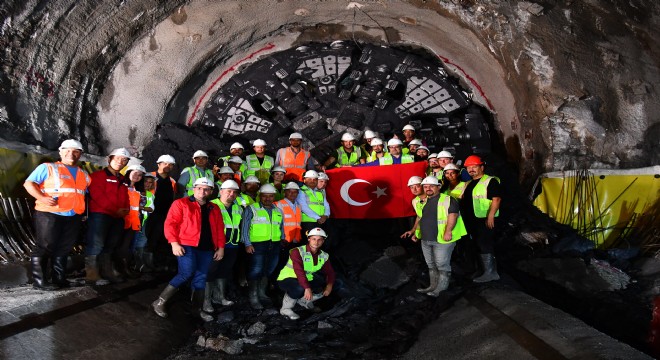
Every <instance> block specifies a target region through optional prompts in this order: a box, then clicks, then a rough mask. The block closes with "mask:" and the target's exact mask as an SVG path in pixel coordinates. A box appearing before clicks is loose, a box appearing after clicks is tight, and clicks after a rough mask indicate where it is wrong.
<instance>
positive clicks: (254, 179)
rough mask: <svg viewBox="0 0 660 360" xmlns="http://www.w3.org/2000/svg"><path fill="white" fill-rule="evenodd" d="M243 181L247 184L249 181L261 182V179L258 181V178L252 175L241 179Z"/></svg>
mask: <svg viewBox="0 0 660 360" xmlns="http://www.w3.org/2000/svg"><path fill="white" fill-rule="evenodd" d="M243 182H244V183H246V184H249V183H254V184H261V181H259V178H257V177H256V176H254V175H250V176H248V177H247V179H245V181H243Z"/></svg>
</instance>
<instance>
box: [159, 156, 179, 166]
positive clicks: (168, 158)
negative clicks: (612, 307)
mask: <svg viewBox="0 0 660 360" xmlns="http://www.w3.org/2000/svg"><path fill="white" fill-rule="evenodd" d="M162 162H165V163H169V164H176V161H175V160H174V156H172V155H161V156H160V157H158V160H156V164H160V163H162Z"/></svg>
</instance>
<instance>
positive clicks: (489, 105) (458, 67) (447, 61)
mask: <svg viewBox="0 0 660 360" xmlns="http://www.w3.org/2000/svg"><path fill="white" fill-rule="evenodd" d="M438 57H439V58H440V59H441V60H442V61H443V62H445V63H446V64H450V65H453V66H454V67H456V69H458V71H460V72H461V73H463V75H464V76H465V78H466V79H468V80H469V81H470V83H471V84H472V85H473V86H474V87H475V88H476V89H477V91H479V94H480V95H481V96H482V97H483V98H484V99H486V103H487V104H488V109H490V110H491V111H495V108H494V107H493V104H492V103H491V102H490V100H489V99H488V97H487V96H486V94H485V93H484V90H483V89H482V88H481V85H479V83H477V81H476V80H474V78H472V76H470V75H468V74H467V73H466V72H465V70H463V68H462V67H460V66H459V65H458V64H455V63H453V62H452V61H451V60H449V59H447V58H446V57H444V56H441V55H438Z"/></svg>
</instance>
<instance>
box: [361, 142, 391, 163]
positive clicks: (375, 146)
mask: <svg viewBox="0 0 660 360" xmlns="http://www.w3.org/2000/svg"><path fill="white" fill-rule="evenodd" d="M371 149H372V150H371V153H369V156H367V159H366V162H372V161H376V160H378V159H380V158H382V157H383V156H384V155H385V154H387V152H386V151H385V150H384V149H385V147H384V146H383V140H381V139H379V138H373V139H372V140H371Z"/></svg>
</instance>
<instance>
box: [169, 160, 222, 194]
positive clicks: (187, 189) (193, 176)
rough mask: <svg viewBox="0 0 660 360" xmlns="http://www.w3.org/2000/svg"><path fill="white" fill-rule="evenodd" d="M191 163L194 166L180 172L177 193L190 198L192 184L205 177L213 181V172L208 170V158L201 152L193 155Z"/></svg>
mask: <svg viewBox="0 0 660 360" xmlns="http://www.w3.org/2000/svg"><path fill="white" fill-rule="evenodd" d="M193 161H194V163H195V165H193V166H188V167H187V168H185V169H183V171H181V175H179V180H178V181H177V184H178V192H179V194H181V196H192V193H193V184H194V183H195V181H196V180H197V179H199V178H201V177H205V178H207V179H209V180H211V181H213V180H214V176H213V171H212V170H211V169H209V168H208V165H209V156H208V154H207V153H206V152H204V151H202V150H197V151H195V153H194V154H193Z"/></svg>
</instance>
